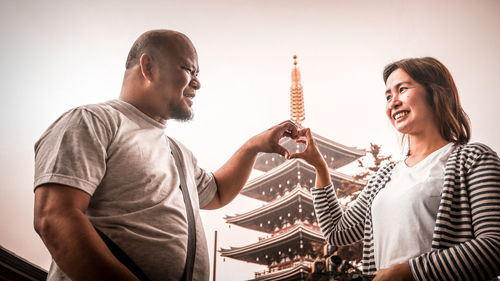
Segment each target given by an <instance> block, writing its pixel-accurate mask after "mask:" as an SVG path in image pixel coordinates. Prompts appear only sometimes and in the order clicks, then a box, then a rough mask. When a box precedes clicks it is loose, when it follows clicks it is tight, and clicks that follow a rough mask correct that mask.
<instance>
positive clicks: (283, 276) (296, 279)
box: [249, 261, 312, 281]
mask: <svg viewBox="0 0 500 281" xmlns="http://www.w3.org/2000/svg"><path fill="white" fill-rule="evenodd" d="M311 267H312V262H303V261H298V262H294V263H292V265H291V266H289V267H286V266H283V267H277V268H274V269H272V270H265V271H262V272H255V279H251V280H249V281H275V280H287V281H301V280H306V278H307V275H308V274H309V272H311Z"/></svg>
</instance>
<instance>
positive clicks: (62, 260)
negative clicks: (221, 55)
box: [34, 30, 297, 280]
mask: <svg viewBox="0 0 500 281" xmlns="http://www.w3.org/2000/svg"><path fill="white" fill-rule="evenodd" d="M197 74H198V58H197V54H196V50H195V48H194V46H193V44H192V43H191V41H190V40H189V39H188V38H187V37H186V36H185V35H183V34H181V33H178V32H175V31H169V30H153V31H149V32H146V33H144V34H142V35H141V36H140V37H139V38H138V39H137V41H136V42H135V43H134V45H133V46H132V48H131V50H130V53H129V56H128V59H127V63H126V71H125V76H124V80H123V86H122V91H121V94H120V99H119V100H113V101H108V102H105V103H101V104H96V105H87V106H82V107H79V108H75V109H73V110H70V111H68V112H66V113H65V114H64V115H63V116H62V117H60V118H59V119H58V120H57V121H56V122H55V123H54V124H52V125H51V126H50V127H49V128H48V129H47V131H46V132H45V133H44V134H43V135H42V137H41V138H40V140H39V141H38V142H37V143H36V144H35V218H34V225H35V229H36V231H37V232H38V233H39V235H40V237H41V238H42V240H43V242H44V243H45V245H46V246H47V248H48V249H49V251H50V253H51V255H52V257H53V263H52V265H51V268H50V271H49V278H48V279H49V280H68V279H72V280H138V278H137V276H136V275H137V273H132V271H131V270H130V269H129V268H130V266H129V267H128V268H127V267H126V266H125V265H124V264H123V263H122V262H120V261H119V260H118V259H117V258H116V256H115V255H116V253H115V254H114V253H112V252H111V251H110V248H109V247H108V245H109V243H108V245H106V243H105V242H104V241H103V239H105V238H101V236H100V235H99V233H98V232H97V231H96V229H97V230H99V231H101V232H102V233H103V234H104V237H108V238H110V239H111V241H112V242H114V244H116V245H117V246H118V247H119V248H120V249H121V250H122V251H123V252H124V253H125V255H126V256H128V257H129V258H130V259H131V260H132V262H133V263H134V264H135V265H137V267H138V268H139V269H140V270H142V272H143V273H144V274H145V275H146V276H147V278H148V279H150V280H181V278H184V279H190V278H186V272H185V270H184V269H185V264H186V256H187V250H186V249H187V248H188V235H189V234H188V233H189V231H188V225H189V221H188V219H187V216H188V213H189V211H188V210H187V208H188V207H187V204H186V203H185V202H184V201H183V190H182V188H180V185H181V182H182V181H181V175H182V174H185V177H183V179H185V181H186V185H187V187H188V188H187V189H188V191H189V196H190V197H187V198H189V199H187V200H188V201H187V202H191V203H192V208H193V211H192V213H193V214H194V221H195V222H194V225H195V226H196V233H195V235H196V254H195V257H194V269H193V273H192V280H208V278H209V265H208V251H207V246H206V240H205V235H204V231H203V226H202V223H201V220H200V217H199V209H200V208H202V209H216V208H220V207H222V206H224V205H226V204H228V203H229V202H231V201H232V200H233V198H234V197H235V196H236V195H237V194H238V193H239V191H240V190H241V188H242V187H243V185H244V184H245V182H246V181H247V179H248V177H249V174H250V172H251V169H252V167H253V164H254V162H255V159H256V156H257V153H258V152H274V153H279V154H282V155H285V156H287V157H288V152H287V151H286V149H284V148H283V147H281V146H280V145H279V143H278V142H279V140H280V139H281V138H282V137H292V138H296V137H297V128H296V127H295V125H294V124H293V123H292V122H289V121H287V122H283V123H281V124H280V125H277V126H275V127H273V128H271V129H269V130H267V131H265V132H263V133H261V134H259V135H257V136H254V137H252V138H251V139H250V140H248V141H247V142H246V143H245V144H244V145H243V146H242V147H241V148H240V149H239V150H238V151H236V153H235V154H234V155H233V156H232V157H231V158H230V159H229V160H228V162H227V163H225V164H224V165H223V166H222V167H221V168H220V169H219V170H217V171H216V172H215V173H213V174H211V173H207V172H205V171H204V170H202V169H200V168H199V167H198V166H197V164H196V160H195V158H194V157H193V155H192V154H191V152H190V151H189V150H187V149H186V148H185V147H184V146H183V145H181V144H179V143H177V142H175V143H172V142H170V141H169V140H167V138H166V137H165V135H164V129H165V124H166V121H167V120H169V119H179V120H189V119H191V118H192V111H191V105H192V103H193V101H192V100H193V98H194V97H195V95H196V90H198V89H199V88H200V82H199V81H198V79H197ZM204 137H205V136H200V138H204ZM176 143H177V145H178V146H179V147H180V151H181V153H180V154H181V156H180V159H179V160H176V159H175V157H174V156H173V154H172V153H173V152H172V150H173V149H174V146H175V145H176ZM176 161H179V162H180V165H181V166H182V168H181V170H182V171H179V170H178V169H177V167H176ZM181 186H182V185H181ZM188 258H189V257H188ZM186 268H187V267H186Z"/></svg>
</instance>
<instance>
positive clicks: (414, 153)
mask: <svg viewBox="0 0 500 281" xmlns="http://www.w3.org/2000/svg"><path fill="white" fill-rule="evenodd" d="M408 139H409V145H410V155H409V156H408V157H407V158H406V160H405V163H406V165H408V166H409V167H413V166H415V165H416V164H418V163H419V162H420V161H422V160H424V159H425V157H427V156H429V154H431V153H433V152H434V151H436V150H438V149H440V148H441V147H443V146H445V145H446V144H448V141H446V140H445V139H444V138H443V137H442V136H441V135H440V134H432V135H430V136H415V135H410V136H408Z"/></svg>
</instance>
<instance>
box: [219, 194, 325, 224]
mask: <svg viewBox="0 0 500 281" xmlns="http://www.w3.org/2000/svg"><path fill="white" fill-rule="evenodd" d="M225 219H226V222H227V223H232V224H235V225H238V226H241V227H245V228H249V229H253V230H257V231H262V232H267V233H272V232H274V231H275V230H276V228H279V229H281V228H283V227H286V226H287V225H292V224H294V223H295V220H297V219H298V220H300V221H307V222H308V223H310V224H312V225H317V223H316V218H315V213H314V206H313V201H312V195H311V193H310V192H309V191H308V190H307V189H305V188H302V187H301V186H300V184H299V185H298V186H297V187H296V188H295V189H294V190H293V191H292V192H290V193H288V194H286V195H285V196H283V197H280V198H278V199H276V200H274V201H272V202H271V203H269V204H266V205H263V206H262V207H260V208H257V209H254V210H252V211H249V212H247V213H244V214H237V215H235V216H226V217H225Z"/></svg>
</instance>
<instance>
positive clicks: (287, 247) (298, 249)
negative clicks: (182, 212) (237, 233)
mask: <svg viewBox="0 0 500 281" xmlns="http://www.w3.org/2000/svg"><path fill="white" fill-rule="evenodd" d="M315 243H317V245H321V246H322V244H323V243H324V238H323V235H321V233H320V232H319V231H318V230H314V229H312V228H310V227H308V226H306V225H301V224H298V225H295V226H294V227H291V228H290V229H288V230H286V231H284V232H282V233H279V234H277V235H274V236H271V237H269V238H264V239H261V240H259V241H258V242H256V243H253V244H250V245H247V246H243V247H230V248H229V249H222V248H221V250H220V253H221V256H222V257H229V258H233V259H238V260H242V261H246V262H251V263H257V264H262V265H270V264H271V263H272V262H273V261H274V262H279V261H280V260H281V259H283V258H285V257H289V258H294V257H295V256H306V255H309V256H312V255H315V253H314V250H316V249H313V248H314V246H315Z"/></svg>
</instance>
